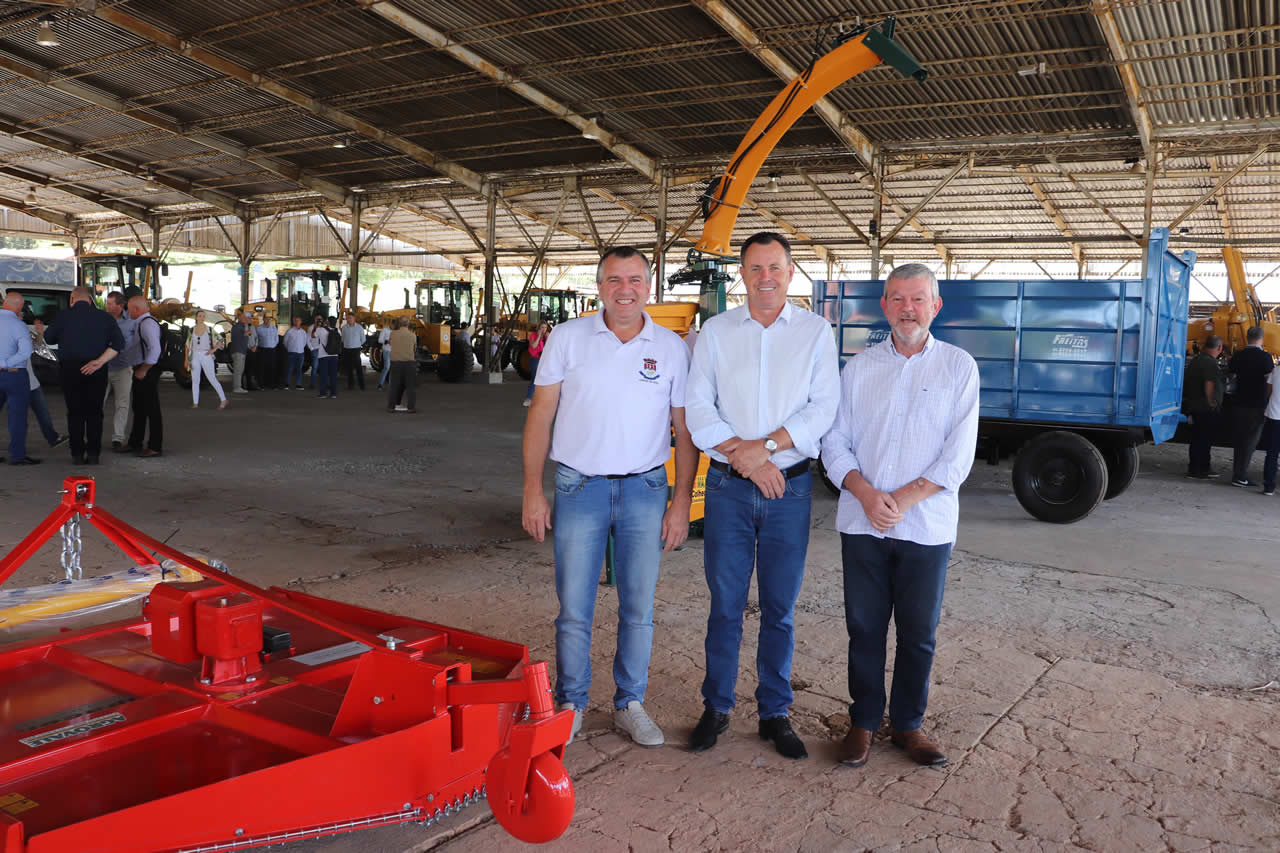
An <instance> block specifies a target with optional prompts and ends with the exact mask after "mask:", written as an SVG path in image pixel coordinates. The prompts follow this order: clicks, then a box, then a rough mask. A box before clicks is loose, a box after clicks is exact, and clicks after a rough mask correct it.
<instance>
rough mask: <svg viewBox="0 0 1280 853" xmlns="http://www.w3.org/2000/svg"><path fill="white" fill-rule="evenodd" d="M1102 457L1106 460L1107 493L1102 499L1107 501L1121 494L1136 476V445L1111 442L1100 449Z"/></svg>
mask: <svg viewBox="0 0 1280 853" xmlns="http://www.w3.org/2000/svg"><path fill="white" fill-rule="evenodd" d="M1102 458H1103V459H1105V460H1106V462H1107V493H1106V494H1105V495H1104V496H1103V498H1102V499H1103V500H1105V501H1109V500H1111V499H1112V498H1114V497H1119V496H1120V495H1121V494H1123V493H1124V491H1125V490H1126V489H1128V488H1129V487H1130V486H1132V485H1133V481H1134V480H1136V479H1137V478H1138V446H1137V445H1135V444H1112V445H1109V446H1107V447H1104V448H1103V449H1102Z"/></svg>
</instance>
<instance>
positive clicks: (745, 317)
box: [742, 300, 792, 328]
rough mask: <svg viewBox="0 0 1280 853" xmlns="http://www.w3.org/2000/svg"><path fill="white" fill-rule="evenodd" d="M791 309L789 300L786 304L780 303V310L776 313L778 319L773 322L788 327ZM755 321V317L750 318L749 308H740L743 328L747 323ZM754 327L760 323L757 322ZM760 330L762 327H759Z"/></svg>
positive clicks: (744, 306) (746, 306)
mask: <svg viewBox="0 0 1280 853" xmlns="http://www.w3.org/2000/svg"><path fill="white" fill-rule="evenodd" d="M791 309H792V305H791V300H787V301H786V302H784V303H782V310H781V311H779V312H778V317H777V319H775V320H774V321H773V322H774V323H776V322H778V321H779V320H781V321H782V322H783V323H786V324H787V325H788V326H789V325H791ZM755 319H756V318H755V317H752V316H751V306H749V305H743V306H742V325H744V326H745V325H746V324H747V321H749V320H755ZM756 325H757V326H759V325H760V323H759V322H757V323H756ZM771 325H772V324H771ZM761 328H764V327H763V326H761Z"/></svg>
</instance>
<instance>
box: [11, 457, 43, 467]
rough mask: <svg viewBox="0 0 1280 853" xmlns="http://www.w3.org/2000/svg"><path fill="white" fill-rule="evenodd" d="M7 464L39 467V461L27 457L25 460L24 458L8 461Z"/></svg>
mask: <svg viewBox="0 0 1280 853" xmlns="http://www.w3.org/2000/svg"><path fill="white" fill-rule="evenodd" d="M9 464H10V465H39V464H40V460H39V459H32V458H31V457H30V456H28V457H27V458H25V459H15V460H10V462H9Z"/></svg>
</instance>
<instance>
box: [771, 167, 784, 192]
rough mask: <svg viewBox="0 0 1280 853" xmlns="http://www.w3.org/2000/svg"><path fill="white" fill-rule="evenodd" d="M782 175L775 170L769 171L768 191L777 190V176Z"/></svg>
mask: <svg viewBox="0 0 1280 853" xmlns="http://www.w3.org/2000/svg"><path fill="white" fill-rule="evenodd" d="M780 177H782V176H781V175H779V174H778V173H777V172H770V173H769V192H771V193H776V192H777V191H778V178H780Z"/></svg>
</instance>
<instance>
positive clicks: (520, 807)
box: [485, 747, 573, 844]
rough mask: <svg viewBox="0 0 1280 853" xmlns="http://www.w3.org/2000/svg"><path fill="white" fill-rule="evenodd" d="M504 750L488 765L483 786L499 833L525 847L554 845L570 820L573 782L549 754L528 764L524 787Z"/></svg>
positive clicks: (557, 759)
mask: <svg viewBox="0 0 1280 853" xmlns="http://www.w3.org/2000/svg"><path fill="white" fill-rule="evenodd" d="M519 763H520V762H515V761H513V760H512V755H511V748H510V747H506V748H504V749H503V750H502V751H500V752H499V753H498V754H497V755H495V756H494V757H493V760H492V761H490V762H489V770H488V772H487V773H486V774H485V785H486V790H487V793H488V796H489V808H491V809H492V810H493V816H494V817H496V818H497V819H498V823H500V824H502V827H503V829H505V830H506V831H507V832H509V833H511V834H512V835H514V836H515V837H516V838H518V839H520V840H521V841H524V842H526V843H528V844H543V843H545V842H547V841H554V840H555V839H557V838H559V837H560V835H561V834H562V833H563V832H564V831H565V829H567V828H568V826H569V821H570V820H572V819H573V782H572V780H570V779H569V774H568V772H567V771H566V770H565V769H564V765H563V764H561V763H560V759H559V758H556V757H555V756H554V755H552V754H551V753H549V752H544V753H542V754H541V755H538V756H537V757H535V758H534V759H533V761H532V762H530V764H529V765H528V766H529V776H528V784H527V785H526V784H525V781H524V780H523V779H516V778H514V774H515V773H517V772H519V768H518V766H517V765H518V764H519Z"/></svg>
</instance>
